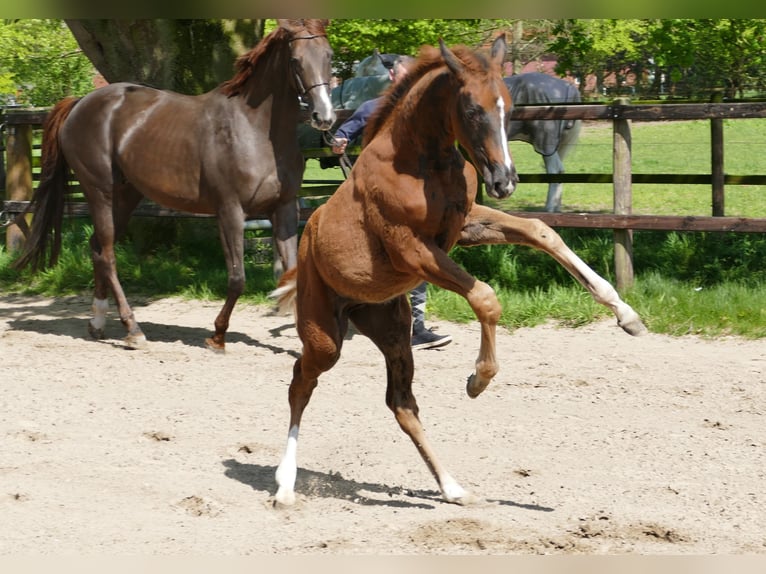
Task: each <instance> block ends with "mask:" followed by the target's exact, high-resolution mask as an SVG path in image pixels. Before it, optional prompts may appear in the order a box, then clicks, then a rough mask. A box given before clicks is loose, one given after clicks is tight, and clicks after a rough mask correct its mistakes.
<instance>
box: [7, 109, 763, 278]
mask: <svg viewBox="0 0 766 574" xmlns="http://www.w3.org/2000/svg"><path fill="white" fill-rule="evenodd" d="M350 113H351V112H350V111H348V110H339V111H338V121H337V124H340V123H341V122H342V121H343V120H344V119H345V118H347V117H348V116H349V115H350ZM46 114H47V110H44V109H38V110H6V111H5V112H4V113H3V116H2V118H1V119H0V121H1V122H2V127H3V128H4V131H5V133H6V136H7V137H6V170H5V173H6V189H5V198H4V199H5V201H3V203H2V205H1V206H0V214H3V217H5V218H8V217H10V216H12V215H14V214H16V213H19V212H21V211H23V210H24V208H25V207H26V206H27V202H28V200H29V198H30V197H31V193H32V189H33V181H34V180H35V179H36V178H35V177H34V176H33V173H32V130H33V128H39V127H40V126H41V125H42V123H43V121H44V119H45V116H46ZM512 118H513V119H515V120H533V119H581V120H602V121H611V122H612V125H613V171H612V173H611V174H559V175H547V174H525V175H523V176H522V177H523V179H524V181H525V182H526V183H536V182H551V181H560V182H563V183H612V184H613V191H614V213H596V214H594V213H547V212H515V211H514V212H511V211H509V212H508V213H511V214H513V215H517V216H521V217H535V218H538V219H541V220H543V221H545V222H546V223H547V224H549V225H551V226H552V227H573V228H601V229H612V230H614V233H615V276H616V283H617V287H618V288H620V289H622V288H626V287H629V286H630V285H631V284H632V283H633V264H632V234H631V231H632V230H635V229H642V230H656V231H716V232H732V231H733V232H745V233H763V232H766V219H756V218H743V217H725V215H724V214H725V210H724V197H725V196H724V189H725V186H726V185H766V174H764V175H732V174H725V173H724V171H723V159H724V141H723V128H722V120H724V119H727V118H766V102H754V103H700V104H694V103H692V104H689V103H684V104H680V103H679V104H635V105H634V104H629V103H627V101H625V100H618V101H615V102H613V103H612V104H609V105H599V104H575V105H571V104H570V105H560V104H553V105H546V106H517V107H515V108H514V109H513V112H512ZM302 119H306V120H307V119H308V117H306V118H302ZM693 119H708V120H710V124H711V155H710V157H711V169H710V173H705V174H634V173H633V172H632V165H631V143H632V142H631V131H630V126H631V121H660V120H663V121H672V120H693ZM337 124H336V125H337ZM303 151H304V156H305V157H306V158H307V159H311V158H320V157H328V156H330V155H332V153H331V152H330V151H329V150H328V149H326V148H325V149H304V150H303ZM339 183H340V182H339V181H337V180H335V181H320V182H317V181H304V189H303V190H302V192H301V196H302V207H301V219H302V220H304V221H305V219H306V218H307V217H308V216H309V215H310V214H311V212H312V211H313V207H312V203H311V201H310V199H311V196H312V195H320V196H326V195H329V194H331V193H332V192H333V190H334V189H335V188H336V187H337V185H338V184H339ZM633 183H656V184H680V183H693V184H709V185H710V186H711V194H712V201H711V204H712V215H711V216H710V217H706V216H694V217H689V216H656V215H632V213H631V209H632V184H633ZM315 184H320V185H315ZM306 200H309V201H306ZM320 201H321V200H320ZM68 213H69V214H70V215H73V216H75V215H85V214H87V206H86V205H85V204H83V203H81V202H80V203H79V204H78V202H70V204H69V205H68ZM136 214H137V215H145V216H187V217H188V216H193V215H192V214H188V213H181V212H176V211H173V210H168V209H165V208H162V207H160V206H157V205H154V204H151V203H144V204H142V205H140V206H139V208H138V209H137V211H136ZM0 223H2V221H0ZM14 227H15V226H13V225H11V226H10V227H9V229H8V231H7V235H6V245H8V246H9V248H10V247H12V246H13V245H15V244H16V243H18V242H19V241H20V239H19V236H18V232H16V234H15V235H14V232H13V228H14Z"/></svg>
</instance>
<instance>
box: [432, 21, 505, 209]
mask: <svg viewBox="0 0 766 574" xmlns="http://www.w3.org/2000/svg"><path fill="white" fill-rule="evenodd" d="M439 47H440V50H441V54H442V57H443V58H444V61H445V63H446V64H447V67H448V68H449V69H450V70H451V71H452V73H453V74H454V75H455V76H456V77H457V79H458V84H459V92H458V97H457V107H456V109H455V110H453V111H452V113H454V114H455V115H454V117H453V125H454V127H455V130H456V132H457V139H458V142H459V143H460V145H461V146H463V148H464V149H465V150H466V151H467V152H468V155H469V156H470V158H471V161H472V162H473V164H474V166H476V169H477V170H479V172H480V173H481V175H482V177H483V178H484V185H485V188H486V190H487V193H488V194H489V195H490V196H492V197H495V198H497V199H502V198H504V197H508V196H509V195H511V194H512V193H513V191H514V189H515V188H516V184H517V183H518V182H519V177H518V175H517V174H516V167H515V166H514V165H513V160H512V159H511V152H510V151H509V149H508V126H509V124H510V118H511V95H510V93H509V92H508V88H507V86H506V85H505V83H504V82H503V79H502V76H501V69H502V64H503V57H504V56H505V36H504V35H500V36H498V37H497V39H496V40H495V41H494V43H493V44H492V49H491V50H490V53H489V59H488V60H487V59H484V58H479V57H477V58H472V59H470V61H469V60H468V59H467V58H466V61H463V60H461V59H460V58H459V57H458V56H457V55H455V53H453V52H452V51H450V49H449V48H447V46H446V45H445V44H444V42H443V41H442V40H439Z"/></svg>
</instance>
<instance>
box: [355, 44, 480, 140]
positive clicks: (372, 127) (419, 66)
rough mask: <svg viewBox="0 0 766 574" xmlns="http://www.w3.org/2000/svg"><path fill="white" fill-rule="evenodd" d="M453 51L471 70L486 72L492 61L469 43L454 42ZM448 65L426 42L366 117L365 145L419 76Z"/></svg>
mask: <svg viewBox="0 0 766 574" xmlns="http://www.w3.org/2000/svg"><path fill="white" fill-rule="evenodd" d="M450 50H451V51H452V53H453V54H454V55H455V56H456V57H457V59H458V60H460V62H461V63H462V64H463V66H465V68H466V70H468V71H469V72H486V71H487V70H488V69H489V62H488V61H487V59H486V57H485V56H484V54H480V53H477V52H475V51H474V50H472V49H470V48H468V47H467V46H462V45H460V46H455V47H454V48H450ZM442 66H444V67H446V64H445V62H444V58H443V57H442V54H441V51H440V50H439V49H438V48H435V47H433V46H423V47H422V48H421V49H420V53H419V54H418V59H417V60H416V61H415V64H414V65H413V66H412V67H410V68H409V69H408V70H407V75H406V76H404V78H402V79H401V80H400V81H399V82H397V83H396V84H394V85H393V86H391V87H389V88H388V91H386V92H385V93H384V95H383V96H382V100H381V102H380V104H378V106H377V108H376V109H375V111H374V112H373V114H372V115H371V116H370V119H369V120H368V121H367V126H366V128H365V130H364V135H363V142H362V147H364V146H365V145H367V143H369V142H370V141H371V140H372V138H374V137H375V135H376V134H377V133H378V132H379V131H380V129H381V128H382V127H383V125H384V124H385V123H386V120H388V118H389V116H390V115H391V114H392V113H393V111H394V108H396V107H397V104H398V103H399V102H400V101H402V100H403V99H404V98H405V96H406V94H407V93H408V92H409V91H410V89H411V88H412V86H414V85H415V84H416V83H417V82H418V80H420V79H421V78H422V77H423V76H425V75H426V74H427V73H429V72H430V71H432V70H435V69H437V68H439V67H442Z"/></svg>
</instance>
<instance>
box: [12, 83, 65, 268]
mask: <svg viewBox="0 0 766 574" xmlns="http://www.w3.org/2000/svg"><path fill="white" fill-rule="evenodd" d="M79 100H80V98H75V97H69V98H64V99H63V100H61V101H60V102H58V103H57V104H56V105H55V106H53V108H52V109H51V111H50V112H49V113H48V116H47V117H46V118H45V123H44V124H43V141H42V172H41V174H40V185H38V186H37V189H36V190H35V192H34V195H33V196H32V200H31V201H30V203H29V206H28V207H27V209H26V210H25V211H24V213H22V214H21V215H19V219H20V218H23V217H25V216H26V214H27V213H30V212H32V211H34V215H33V217H32V225H31V228H30V229H29V233H28V234H25V235H26V239H25V241H24V248H23V250H22V252H21V255H20V256H19V258H18V259H17V260H16V261H14V263H13V266H14V267H15V268H16V269H22V268H24V267H27V266H28V265H31V266H32V268H33V269H35V270H38V269H41V268H45V267H52V266H54V265H55V264H56V262H57V261H58V257H59V253H60V252H61V225H62V222H63V220H64V205H65V203H66V201H65V200H66V195H67V193H70V189H69V185H68V184H69V166H68V165H67V163H66V159H65V158H64V155H63V154H62V153H61V147H60V145H59V131H60V130H61V126H62V125H63V123H64V120H66V118H67V117H68V116H69V113H70V112H71V111H72V108H73V107H74V105H75V104H76V103H77V102H78V101H79ZM49 252H50V253H49ZM46 256H47V257H48V260H47V261H46Z"/></svg>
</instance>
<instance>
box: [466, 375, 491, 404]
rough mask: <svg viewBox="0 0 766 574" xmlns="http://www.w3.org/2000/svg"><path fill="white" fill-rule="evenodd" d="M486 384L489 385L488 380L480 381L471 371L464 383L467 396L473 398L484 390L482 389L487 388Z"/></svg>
mask: <svg viewBox="0 0 766 574" xmlns="http://www.w3.org/2000/svg"><path fill="white" fill-rule="evenodd" d="M487 385H489V380H486V381H480V380H478V379H477V378H476V373H472V374H471V375H469V376H468V382H467V383H466V385H465V392H466V393H467V394H468V396H469V397H471V398H472V399H475V398H476V397H478V396H479V395H480V394H481V393H483V392H484V389H486V388H487Z"/></svg>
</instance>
